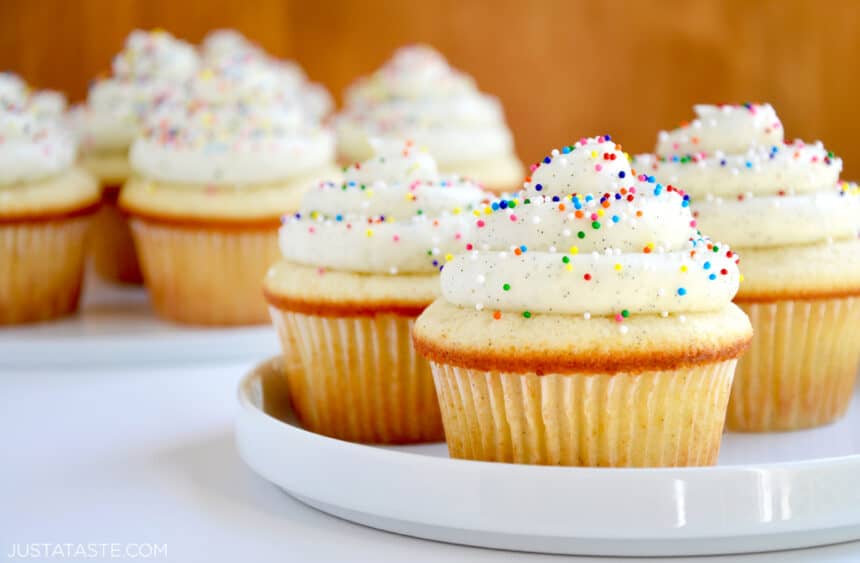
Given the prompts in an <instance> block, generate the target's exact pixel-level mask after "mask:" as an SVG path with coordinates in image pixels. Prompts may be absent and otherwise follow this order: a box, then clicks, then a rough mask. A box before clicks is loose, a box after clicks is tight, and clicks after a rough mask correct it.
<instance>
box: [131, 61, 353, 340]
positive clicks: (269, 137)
mask: <svg viewBox="0 0 860 563" xmlns="http://www.w3.org/2000/svg"><path fill="white" fill-rule="evenodd" d="M294 94H295V92H293V91H290V90H287V89H284V87H283V77H282V75H281V74H280V73H279V72H277V70H276V69H274V68H273V67H272V65H270V64H268V63H267V62H266V61H264V60H261V59H259V58H253V57H250V58H249V57H245V56H241V55H240V56H234V57H227V58H224V59H221V60H219V61H217V62H211V63H209V64H208V66H206V67H204V68H203V69H201V70H200V71H199V72H198V73H197V74H196V75H195V76H194V77H193V78H192V79H191V80H189V81H188V82H187V83H186V84H185V85H184V87H183V89H182V90H181V91H179V92H175V93H174V95H172V96H169V97H168V98H166V99H165V100H164V101H163V103H162V104H161V105H160V106H159V107H158V108H157V109H156V110H155V111H154V112H152V113H151V115H150V116H149V118H148V122H147V126H146V127H144V128H143V129H142V130H141V132H140V134H139V135H138V137H137V138H136V140H135V141H134V144H133V146H132V149H131V165H132V167H133V169H134V172H135V175H134V177H133V178H132V179H131V180H130V181H129V182H128V183H127V184H126V185H125V187H124V188H123V190H122V192H121V195H120V206H121V208H122V209H123V210H124V211H126V212H127V213H128V214H129V215H130V216H131V225H132V231H133V235H134V239H135V243H136V246H137V250H138V253H139V256H140V260H141V267H142V270H143V274H144V278H145V280H146V286H147V288H148V289H149V290H150V295H151V297H152V301H153V305H154V307H155V309H156V312H157V313H158V314H159V315H161V316H162V317H164V318H167V319H171V320H174V321H178V322H183V323H191V324H206V325H239V324H255V323H263V322H266V321H267V319H268V314H267V311H266V305H265V301H264V300H263V296H262V292H261V283H262V278H263V275H264V274H265V272H266V270H267V268H268V267H269V265H271V264H272V262H274V261H275V259H276V258H277V255H278V244H277V230H278V226H279V225H280V217H281V216H282V215H283V214H284V213H287V212H291V211H295V210H296V209H297V208H298V205H299V201H300V200H301V196H302V194H303V192H304V191H305V189H306V188H308V187H309V186H310V185H312V184H313V183H314V181H315V180H316V179H318V178H321V177H331V176H332V175H334V176H337V175H338V174H339V170H338V169H337V167H336V166H335V165H334V137H333V135H332V133H331V132H330V131H328V130H326V129H325V128H324V127H323V126H321V124H320V123H319V120H318V119H317V117H316V116H313V115H308V114H307V113H306V112H305V110H304V108H303V106H302V105H301V104H300V103H299V102H298V101H297V100H296V99H295V95H294Z"/></svg>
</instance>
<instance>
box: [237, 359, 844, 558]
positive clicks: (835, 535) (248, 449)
mask: <svg viewBox="0 0 860 563" xmlns="http://www.w3.org/2000/svg"><path fill="white" fill-rule="evenodd" d="M280 369H281V368H280V364H279V362H278V361H277V360H270V361H269V362H266V363H265V364H262V365H261V366H260V367H259V368H257V369H256V370H255V371H254V372H252V373H251V374H250V375H248V376H247V377H246V378H245V379H244V380H243V381H242V383H241V385H240V387H239V402H240V404H241V408H240V411H239V415H238V420H237V427H236V428H237V443H238V447H239V452H240V454H241V456H242V458H243V459H244V460H245V462H246V463H247V464H248V465H249V466H250V467H251V468H252V469H253V470H254V471H256V472H257V473H259V474H260V475H261V476H262V477H264V478H265V479H267V480H269V481H271V482H272V483H274V484H276V485H278V486H279V487H281V488H283V489H284V490H285V491H287V492H288V493H289V494H291V495H293V496H294V497H296V498H298V499H299V500H301V501H303V502H305V503H307V504H309V505H311V506H313V507H316V508H318V509H320V510H322V511H325V512H328V513H331V514H333V515H335V516H339V517H341V518H345V519H348V520H352V521H354V522H358V523H360V524H365V525H367V526H372V527H374V528H380V529H383V530H389V531H392V532H397V533H402V534H408V535H411V536H417V537H421V538H427V539H432V540H440V541H446V542H452V543H459V544H468V545H476V546H482V547H493V548H501V549H512V550H519V551H533V552H546V553H564V554H580V555H635V556H649V555H653V556H669V555H705V554H725V553H743V552H754V551H770V550H778V549H789V548H797V547H808V546H813V545H822V544H827V543H835V542H841V541H848V540H854V539H858V538H860V399H856V398H855V402H854V404H853V405H852V408H851V411H850V412H849V414H848V416H847V417H845V418H844V419H843V420H841V421H840V422H838V423H837V424H834V425H831V426H828V427H825V428H820V429H816V430H808V431H802V432H794V433H786V434H727V435H726V436H725V437H724V440H723V446H722V451H721V452H720V460H719V464H718V465H717V466H716V467H707V468H678V469H601V468H570V467H544V466H528V465H513V464H504V463H485V462H474V461H463V460H454V459H450V458H449V457H448V454H447V449H446V448H445V445H444V444H441V443H440V444H428V445H419V446H397V447H376V446H367V445H361V444H353V443H349V442H343V441H340V440H335V439H332V438H327V437H324V436H320V435H318V434H314V433H312V432H308V431H306V430H303V429H302V428H301V427H300V426H298V424H297V423H296V421H295V418H294V416H293V413H292V411H291V408H290V404H289V398H288V396H287V393H286V388H285V386H284V384H283V383H282V377H281V374H280V373H279V370H280Z"/></svg>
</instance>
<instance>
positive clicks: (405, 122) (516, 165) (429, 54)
mask: <svg viewBox="0 0 860 563" xmlns="http://www.w3.org/2000/svg"><path fill="white" fill-rule="evenodd" d="M344 98H345V106H346V107H345V108H344V110H343V112H342V113H341V114H340V115H339V116H338V117H337V122H336V130H337V136H338V152H339V157H340V159H341V161H343V162H356V161H360V160H364V159H366V158H368V157H369V156H370V155H371V154H372V150H371V147H370V145H369V143H368V139H369V138H372V137H381V138H385V137H391V138H400V139H412V140H413V141H415V143H416V145H417V146H420V147H424V148H426V149H427V150H428V151H429V152H430V154H432V155H433V157H434V158H435V159H436V161H437V162H438V163H439V169H440V170H442V171H443V172H447V173H457V174H461V175H463V176H468V177H471V178H475V179H476V180H478V181H479V182H481V183H482V184H484V185H485V186H486V187H487V189H490V190H493V191H495V192H506V191H515V190H518V189H520V188H521V187H522V181H523V177H524V176H525V171H524V168H523V165H522V163H521V162H520V161H519V160H518V159H517V157H516V154H515V153H514V143H513V137H512V135H511V132H510V130H509V129H508V126H507V124H506V123H505V116H504V111H503V110H502V106H501V104H500V103H499V100H498V99H497V98H494V97H492V96H488V95H486V94H483V93H481V92H480V91H478V89H477V86H476V85H475V81H474V80H473V79H472V78H471V77H470V76H467V75H466V74H463V73H461V72H459V71H457V70H455V69H453V68H451V67H450V66H449V65H448V62H447V61H446V60H445V58H444V57H443V56H442V55H441V54H439V53H438V52H436V51H435V50H433V49H432V48H430V47H427V46H423V45H419V46H409V47H403V48H401V49H399V50H398V51H396V52H395V53H394V56H393V57H392V58H391V60H389V61H388V62H387V63H385V65H383V66H382V68H380V69H379V70H377V71H376V72H375V73H374V74H372V75H371V76H369V77H365V78H361V79H359V80H357V81H356V82H355V84H353V85H352V86H350V87H349V88H348V89H347V91H346V93H345V94H344Z"/></svg>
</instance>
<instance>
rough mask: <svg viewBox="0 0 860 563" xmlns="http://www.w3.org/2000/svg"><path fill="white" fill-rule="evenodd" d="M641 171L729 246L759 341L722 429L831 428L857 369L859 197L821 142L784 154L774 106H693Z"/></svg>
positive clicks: (744, 361) (741, 371)
mask: <svg viewBox="0 0 860 563" xmlns="http://www.w3.org/2000/svg"><path fill="white" fill-rule="evenodd" d="M695 111H696V116H697V117H696V119H695V120H693V121H692V122H691V123H690V124H689V125H686V126H684V127H681V128H679V129H676V130H674V131H671V132H663V133H661V134H660V137H659V141H658V145H657V155H656V156H655V157H639V161H640V162H641V165H640V168H642V169H643V171H645V172H647V173H648V174H653V175H654V176H656V177H657V178H658V179H659V180H660V181H664V182H672V183H676V185H678V186H679V187H681V188H683V189H684V190H686V191H687V192H688V193H689V194H690V195H691V197H692V198H693V201H692V203H693V207H694V209H695V213H696V216H697V220H698V222H699V225H700V226H701V228H702V230H703V231H704V232H707V233H709V234H711V235H713V236H714V237H717V238H720V239H721V240H725V241H727V242H729V243H730V244H732V245H733V246H735V247H737V249H738V251H739V252H740V253H741V255H742V256H743V262H742V265H741V271H742V273H743V275H744V282H743V284H741V288H740V291H739V292H738V295H737V297H736V298H735V303H737V304H738V305H739V306H740V307H741V308H742V309H743V310H744V311H746V312H747V314H748V315H749V316H750V319H751V320H752V324H753V328H754V330H755V337H754V339H753V343H752V347H751V349H750V352H749V353H748V354H747V355H746V356H744V357H743V358H741V360H740V363H739V364H738V370H737V375H736V377H735V386H734V389H733V390H732V399H731V402H730V404H729V412H728V419H727V426H728V428H729V429H730V430H737V431H749V432H765V431H780V430H796V429H800V428H809V427H813V426H819V425H822V424H826V423H828V422H832V421H833V420H836V419H837V418H838V417H839V416H841V415H842V414H843V413H844V412H845V410H846V409H847V407H848V404H849V402H850V400H851V396H852V389H853V386H854V380H855V377H856V374H857V368H858V365H860V331H858V330H856V328H857V327H858V326H860V240H858V233H860V197H858V193H857V188H856V186H854V185H850V184H848V183H840V184H838V185H837V180H838V178H839V174H840V172H841V170H842V161H841V160H840V159H839V158H837V157H835V156H834V155H833V153H831V152H829V151H828V150H827V149H825V148H824V146H822V144H821V143H820V142H816V143H813V144H806V143H803V142H802V141H794V142H792V143H785V142H784V141H783V128H782V125H781V123H780V121H779V118H778V117H777V115H776V112H775V111H774V109H773V108H772V107H771V106H770V105H756V104H744V105H741V106H729V105H726V106H696V107H695Z"/></svg>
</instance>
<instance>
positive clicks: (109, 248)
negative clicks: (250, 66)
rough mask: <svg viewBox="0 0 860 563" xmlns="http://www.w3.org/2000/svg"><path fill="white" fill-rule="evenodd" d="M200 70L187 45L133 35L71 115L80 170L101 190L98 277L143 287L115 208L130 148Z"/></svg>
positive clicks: (156, 35)
mask: <svg viewBox="0 0 860 563" xmlns="http://www.w3.org/2000/svg"><path fill="white" fill-rule="evenodd" d="M198 66H199V60H198V57H197V53H196V52H195V50H194V47H192V46H191V45H189V44H188V43H186V42H184V41H181V40H179V39H176V38H174V37H173V36H172V35H170V34H169V33H167V32H165V31H151V32H146V31H141V30H135V31H133V32H132V33H131V34H130V35H129V36H128V38H127V39H126V41H125V44H124V46H123V50H122V51H121V52H120V53H119V54H117V55H116V56H115V57H114V60H113V64H112V71H113V73H112V75H111V76H109V77H105V78H100V79H97V80H95V81H93V83H92V85H91V86H90V90H89V94H88V96H87V101H86V103H85V104H81V105H79V106H76V107H75V108H73V109H72V112H71V114H70V115H69V120H68V121H69V124H70V126H71V127H72V129H73V130H74V131H75V133H76V134H77V136H78V139H79V142H80V147H81V155H80V159H81V165H82V166H83V167H84V168H86V169H87V170H89V172H90V173H91V174H92V175H93V176H95V177H96V178H97V179H98V181H99V183H100V184H101V187H102V201H103V205H102V207H101V210H100V211H99V213H98V215H97V216H96V219H95V223H94V225H93V231H92V234H91V236H90V241H89V247H90V254H91V255H92V261H93V266H94V268H95V271H96V273H97V274H98V275H99V277H101V278H103V279H105V280H107V281H111V282H117V283H128V284H139V283H141V282H142V276H141V272H140V266H139V264H138V260H137V254H136V252H135V249H134V242H133V241H132V237H131V232H130V230H129V227H128V222H127V221H126V219H125V217H124V216H123V215H122V214H121V213H120V212H119V210H118V209H117V197H118V195H119V189H120V187H121V186H122V185H123V184H124V183H125V182H126V180H127V179H128V178H129V177H130V176H131V169H130V166H129V162H128V151H129V147H130V146H131V142H132V140H133V139H134V137H135V135H137V133H138V131H139V130H140V128H141V127H142V126H143V120H144V117H145V115H146V114H147V112H148V111H150V110H151V108H152V107H153V106H154V105H155V104H157V103H158V102H159V101H160V100H161V99H162V98H163V97H164V96H165V95H166V94H167V93H169V92H170V90H171V89H173V88H175V87H176V85H177V84H179V83H181V82H182V81H184V80H186V79H188V78H189V77H190V76H192V75H193V74H194V72H196V70H197V68H198Z"/></svg>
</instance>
